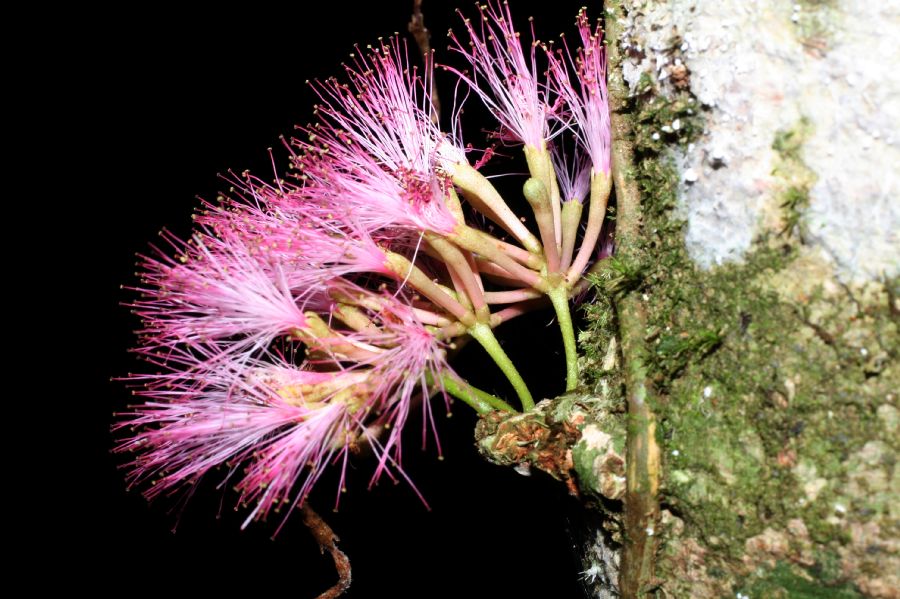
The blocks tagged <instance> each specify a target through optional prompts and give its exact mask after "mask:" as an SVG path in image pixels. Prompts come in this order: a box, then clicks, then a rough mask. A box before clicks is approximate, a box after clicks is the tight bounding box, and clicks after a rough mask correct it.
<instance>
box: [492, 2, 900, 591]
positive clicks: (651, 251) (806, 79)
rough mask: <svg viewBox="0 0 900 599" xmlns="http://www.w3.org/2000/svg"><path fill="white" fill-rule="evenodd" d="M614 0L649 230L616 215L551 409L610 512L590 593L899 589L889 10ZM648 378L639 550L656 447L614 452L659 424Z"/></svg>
mask: <svg viewBox="0 0 900 599" xmlns="http://www.w3.org/2000/svg"><path fill="white" fill-rule="evenodd" d="M610 4H612V5H613V8H615V6H617V3H607V6H608V8H609V7H610ZM622 4H623V6H621V9H620V10H614V11H613V12H612V13H611V14H608V15H607V27H608V30H609V32H610V33H612V32H617V35H616V38H615V39H611V41H610V43H611V44H612V43H615V41H618V42H621V44H620V45H619V46H618V48H617V49H618V50H620V51H621V53H622V54H623V56H624V63H623V64H616V63H615V61H614V64H613V65H612V66H611V68H615V69H621V71H616V72H612V73H611V74H610V78H611V86H612V85H613V83H614V82H615V81H616V79H617V77H618V76H619V75H620V74H622V75H624V79H625V81H626V83H628V99H627V101H626V102H625V104H624V105H616V106H615V109H616V113H617V114H620V115H622V116H623V117H625V118H627V119H628V120H629V122H628V125H629V126H630V127H629V128H630V129H631V130H632V134H633V137H632V138H631V139H630V141H632V142H633V160H632V164H631V166H630V167H624V168H620V174H621V175H622V176H623V180H621V181H620V180H617V181H616V188H617V189H616V193H617V198H618V207H619V217H620V218H624V221H623V223H620V224H627V222H628V220H627V219H628V218H629V215H628V214H627V213H623V211H624V210H627V203H628V202H629V201H631V200H630V199H629V198H628V197H627V195H623V191H625V192H626V194H627V187H628V186H629V185H636V188H637V190H638V192H639V194H640V200H639V201H640V211H641V213H640V216H641V221H640V227H639V229H640V233H639V235H638V236H637V237H629V235H630V234H631V233H632V231H631V229H630V228H629V227H630V225H628V226H626V227H625V229H624V230H623V231H622V232H623V233H625V235H624V237H622V238H620V244H621V245H620V249H621V250H622V251H621V252H619V253H617V256H616V258H615V259H613V260H611V261H610V262H609V263H608V264H606V265H604V268H603V269H601V270H600V272H599V273H598V274H597V276H596V280H595V288H596V290H597V299H596V300H595V301H594V302H593V303H592V305H591V306H589V307H588V308H587V312H586V313H587V321H588V326H587V329H586V330H585V331H583V332H582V334H581V336H580V339H579V341H580V344H581V349H582V353H583V358H582V363H581V366H582V385H581V387H580V388H579V390H578V391H577V393H574V394H571V395H569V396H567V397H565V398H558V399H557V400H554V401H553V402H551V405H550V406H549V407H547V408H546V410H548V413H554V414H556V415H555V416H554V418H555V421H556V422H570V423H572V422H573V419H572V416H571V414H577V415H578V417H577V418H576V419H575V420H577V422H576V423H575V425H574V426H575V427H576V428H577V429H578V431H579V432H580V435H578V436H576V437H574V438H573V440H574V439H577V441H574V445H573V446H572V451H571V460H570V462H571V468H572V469H573V471H574V475H575V480H576V481H577V483H578V486H579V488H580V489H581V492H582V496H583V497H584V498H586V499H588V500H589V501H587V503H588V504H590V505H592V506H593V508H594V509H596V510H598V512H600V513H601V514H602V516H603V518H604V520H603V524H602V526H601V527H600V530H599V531H598V534H597V537H596V538H597V541H596V543H595V545H594V546H593V547H592V548H590V550H589V551H586V553H585V582H586V584H588V586H590V587H591V588H592V590H593V592H594V593H595V594H596V596H598V597H608V596H614V595H616V594H621V595H622V596H628V597H634V596H657V597H726V596H727V597H735V596H738V597H743V596H748V597H823V598H824V597H884V598H889V597H900V590H898V589H900V578H898V575H897V573H898V572H900V542H898V538H900V534H898V533H900V483H898V478H897V476H896V472H895V471H896V464H897V458H898V449H900V448H898V439H900V435H898V422H900V413H898V406H897V403H898V389H900V372H898V366H897V358H898V356H897V354H898V351H900V332H898V326H900V325H898V321H900V317H898V315H900V302H898V297H900V280H898V275H900V264H898V257H900V244H898V238H897V233H896V232H895V231H896V230H898V229H900V202H898V200H897V198H898V197H900V189H897V187H898V183H897V179H896V177H894V176H891V175H890V173H893V172H895V171H896V168H897V164H900V160H898V157H900V153H898V140H897V139H894V138H893V137H891V136H892V135H894V136H895V135H896V133H895V132H894V131H893V127H894V126H893V125H891V124H890V123H896V122H900V106H898V103H897V100H896V98H897V97H900V79H898V76H897V74H896V71H895V70H894V69H893V67H884V66H883V65H882V63H886V64H888V65H893V64H896V60H891V56H884V53H885V52H884V50H885V49H884V48H883V47H882V46H883V44H881V41H880V40H881V38H879V36H870V37H871V40H870V43H869V45H868V46H867V45H866V44H867V42H866V41H865V40H863V39H861V38H860V35H861V32H863V31H865V30H866V28H865V25H866V24H867V23H868V25H869V29H868V30H869V31H878V30H879V29H884V30H886V31H887V33H890V32H891V31H895V32H896V33H897V35H898V36H900V14H898V12H897V10H896V9H892V8H889V7H883V6H881V5H879V6H878V7H877V8H874V7H868V6H864V5H860V6H857V4H856V3H854V2H845V3H840V2H836V1H834V2H832V1H823V2H799V3H795V4H793V5H792V4H790V3H788V4H785V5H783V6H782V5H781V3H775V2H767V1H766V2H760V3H749V4H748V3H738V2H723V3H700V2H696V1H690V0H668V1H665V2H632V1H630V0H626V1H625V2H623V3H622ZM611 20H615V23H614V24H611ZM889 37H890V36H889ZM894 38H896V36H894ZM888 53H889V54H890V53H894V54H896V53H897V49H896V48H895V47H893V46H892V47H891V48H889V49H888ZM612 54H613V56H614V55H615V52H612ZM897 59H898V60H900V57H897ZM879 69H880V70H879ZM873 73H874V75H873ZM875 75H878V77H881V78H880V79H877V80H873V77H874V76H875ZM613 87H614V86H613ZM613 91H615V90H614V89H613ZM873 100H874V102H873ZM620 133H621V131H620ZM619 143H621V139H620V142H619ZM873 150H876V151H873ZM836 223H841V224H842V226H837V225H836ZM623 308H624V310H623ZM630 309H633V311H631V310H630ZM635 316H637V317H635ZM636 352H637V353H636ZM636 355H637V356H638V357H639V358H641V363H640V364H639V366H640V367H641V369H642V372H641V373H640V376H637V377H636V376H635V373H636V371H635V370H634V368H635V366H636V364H635V362H634V358H635V356H636ZM642 381H645V382H646V381H649V387H650V388H652V391H653V392H652V393H651V394H647V395H646V408H647V410H648V413H652V414H653V415H655V420H656V423H657V426H656V431H655V441H656V442H657V443H658V444H659V447H660V449H661V458H662V463H661V465H660V488H659V494H658V499H659V505H660V508H661V509H660V512H659V521H658V523H656V524H655V525H654V527H653V532H652V534H653V538H654V540H655V543H656V545H655V546H654V548H655V551H654V554H653V555H651V556H646V555H645V557H644V558H643V559H642V560H638V562H639V563H640V564H642V565H641V566H640V567H638V568H636V569H634V568H633V564H635V563H638V562H635V561H633V560H634V559H635V556H636V555H638V554H639V553H640V552H636V553H635V552H632V553H631V554H630V555H629V550H628V549H627V548H628V546H629V543H633V542H634V541H635V540H636V539H637V538H638V536H636V535H640V534H641V533H640V531H636V530H635V528H636V526H637V520H633V519H632V518H630V517H629V512H628V509H629V504H630V505H637V502H638V501H651V503H652V499H653V498H652V497H651V495H652V494H649V495H648V494H645V495H644V496H643V497H640V498H637V497H631V498H629V493H631V492H632V491H634V492H641V491H642V489H641V486H640V484H637V483H638V481H636V480H635V476H637V477H641V476H644V474H646V472H643V473H642V472H640V468H641V467H643V468H644V470H645V471H646V460H645V459H644V458H640V459H641V460H642V461H643V462H644V464H643V466H641V465H640V464H627V465H623V464H622V459H623V458H625V457H627V458H628V459H632V456H636V455H639V453H637V452H635V451H633V444H634V443H635V441H636V437H635V434H638V435H640V434H646V433H647V432H648V430H650V429H649V427H641V426H637V427H635V426H634V425H635V422H636V420H635V419H634V418H633V412H632V411H631V408H632V406H633V404H634V393H635V391H636V390H637V387H638V386H639V385H640V384H642ZM573 410H574V412H573ZM567 411H568V412H569V413H567ZM629 413H631V415H630V416H629ZM637 422H640V421H639V420H638V421H637ZM483 449H484V447H483ZM556 452H557V454H559V455H567V454H566V453H565V452H561V451H560V450H559V448H556ZM488 453H489V451H488ZM525 461H526V462H527V461H528V460H527V459H526V460H525ZM623 472H627V477H626V478H627V479H628V480H627V483H626V481H625V480H623V477H622V473H623ZM562 478H565V477H562ZM623 499H624V517H623V504H622V503H621V502H622V500H623ZM648 505H650V504H649V503H648ZM634 514H635V513H634V512H632V516H634ZM644 515H645V516H647V515H648V514H647V513H646V512H645V513H644ZM649 515H650V516H652V514H649ZM650 519H651V520H652V518H650ZM644 524H646V518H645V520H644ZM646 533H647V531H646V529H645V530H644V535H645V537H644V539H643V540H644V541H646V540H647V538H646ZM648 546H649V545H646V544H644V545H643V547H648ZM623 548H625V549H624V550H623ZM611 555H612V557H610V556H611ZM630 560H632V561H630ZM654 561H655V563H653V562H654ZM620 564H621V566H622V567H621V568H620V570H621V571H618V572H617V571H615V570H616V569H619V565H620ZM646 565H649V566H650V567H651V570H652V571H648V570H647V568H645V567H644V566H646ZM617 581H618V582H620V583H621V587H618V586H616V582H617Z"/></svg>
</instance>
